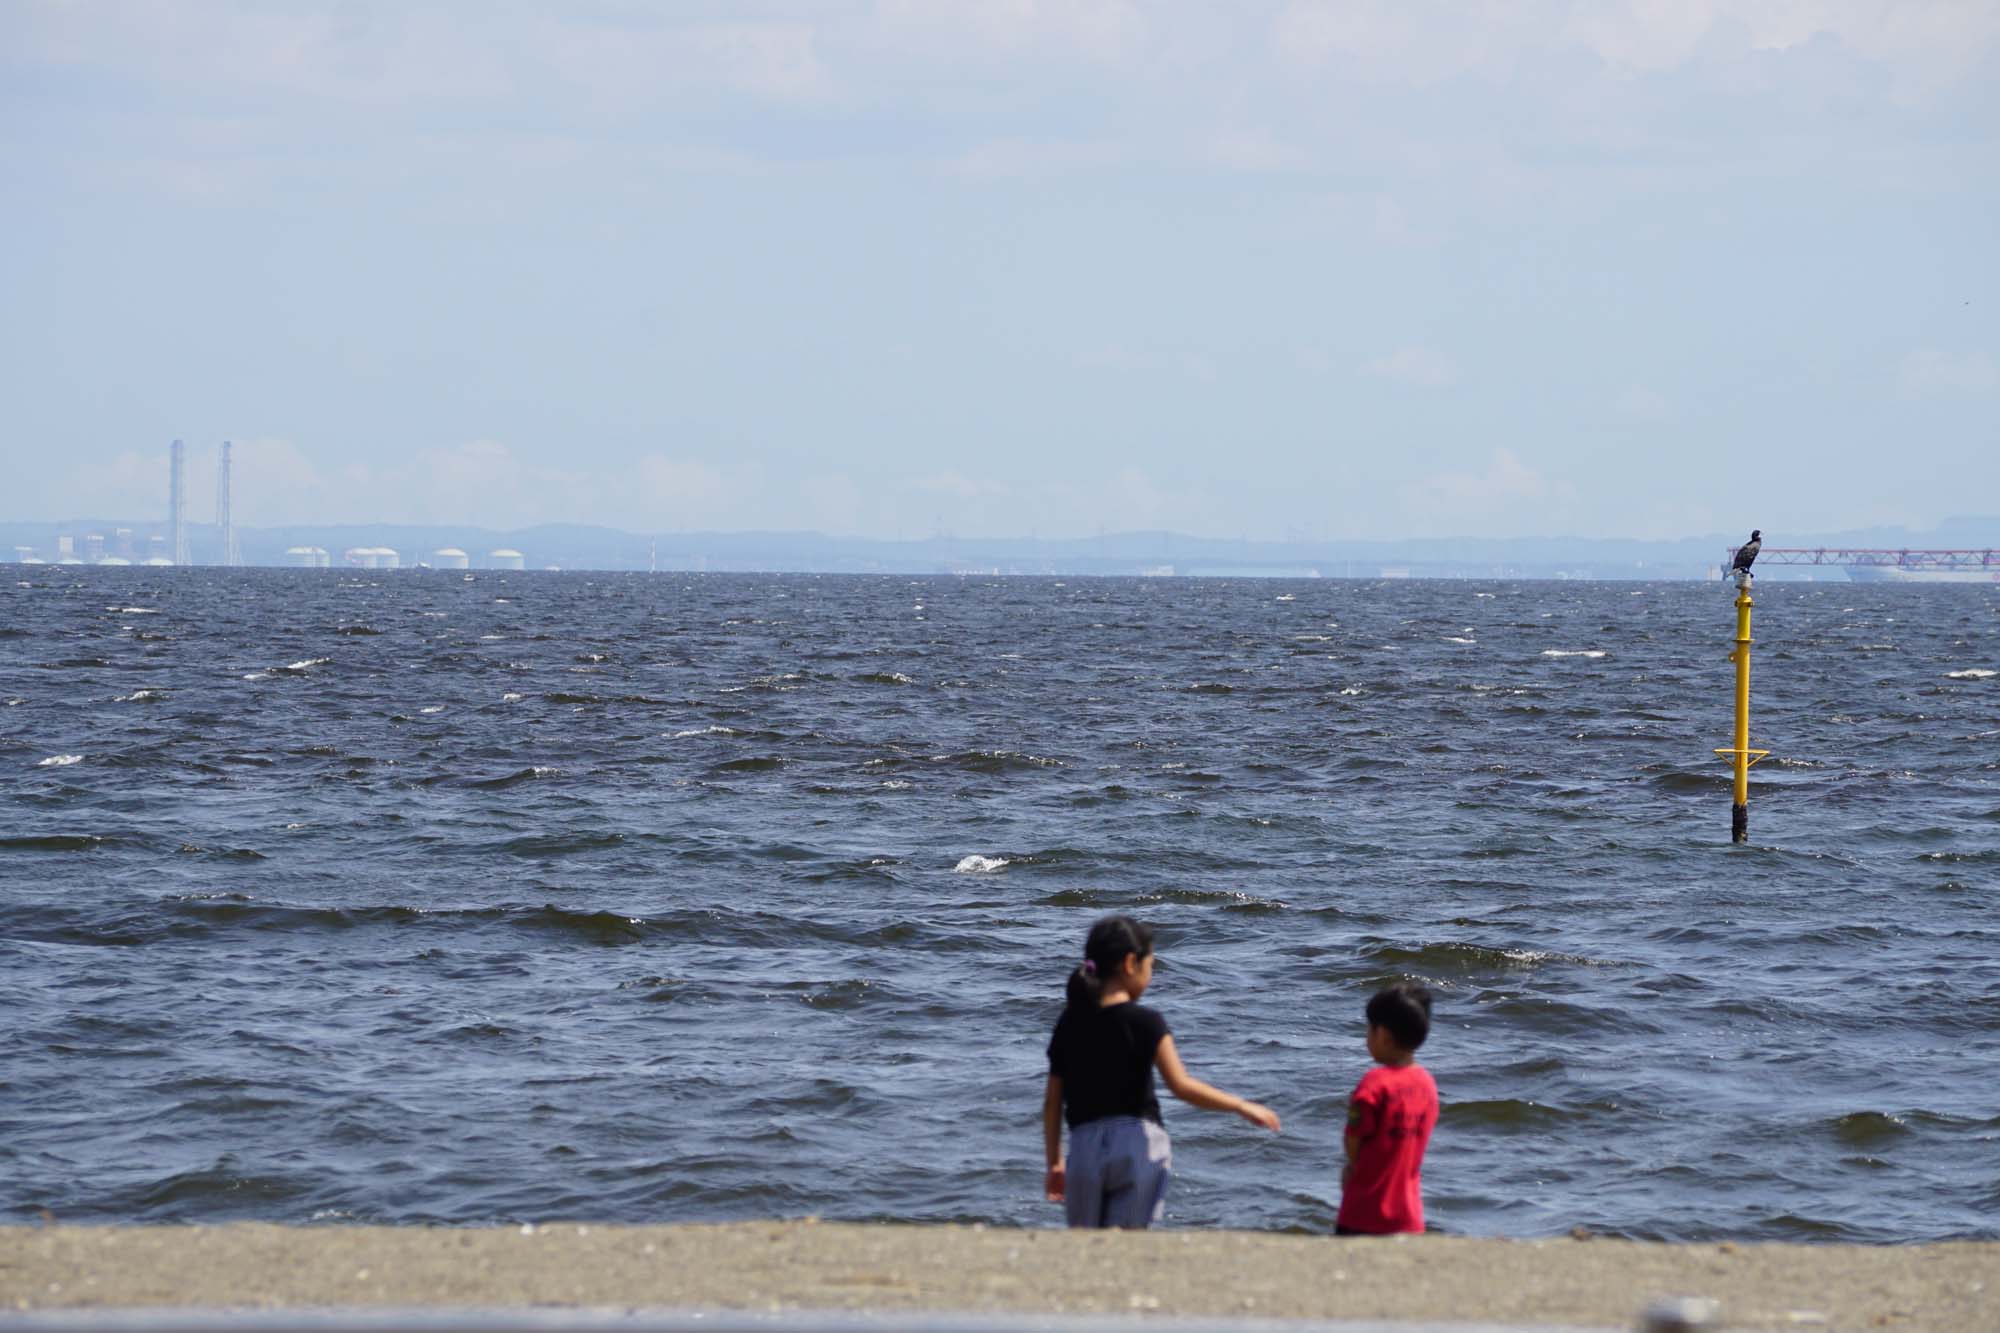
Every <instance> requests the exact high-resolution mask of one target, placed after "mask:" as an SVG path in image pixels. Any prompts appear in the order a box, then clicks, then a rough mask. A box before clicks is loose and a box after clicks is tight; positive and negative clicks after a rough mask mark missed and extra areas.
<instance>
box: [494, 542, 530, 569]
mask: <svg viewBox="0 0 2000 1333" xmlns="http://www.w3.org/2000/svg"><path fill="white" fill-rule="evenodd" d="M486 566H487V568H489V569H526V568H527V567H528V558H527V557H526V556H524V555H522V554H521V553H520V552H519V551H516V550H515V549H513V548H512V547H510V546H503V547H501V548H500V549H499V550H497V551H488V552H487V553H486Z"/></svg>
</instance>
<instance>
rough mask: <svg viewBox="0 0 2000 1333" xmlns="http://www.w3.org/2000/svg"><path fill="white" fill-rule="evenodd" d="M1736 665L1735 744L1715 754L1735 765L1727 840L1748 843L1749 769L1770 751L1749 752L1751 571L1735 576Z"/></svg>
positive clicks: (1730, 656) (1731, 656)
mask: <svg viewBox="0 0 2000 1333" xmlns="http://www.w3.org/2000/svg"><path fill="white" fill-rule="evenodd" d="M1729 660H1730V661H1732V662H1734V663H1736V744H1735V745H1734V746H1732V747H1731V748H1729V749H1727V750H1724V749H1721V748H1720V747H1718V748H1717V749H1716V751H1715V752H1716V753H1717V754H1724V755H1728V756H1729V758H1730V760H1731V761H1732V762H1733V763H1734V764H1735V765H1736V801H1735V804H1733V805H1732V806H1730V808H1729V840H1730V841H1731V842H1748V841H1750V766H1751V765H1752V764H1754V763H1756V762H1757V761H1758V760H1759V759H1762V758H1765V757H1766V756H1768V755H1769V754H1770V753H1771V752H1770V751H1769V750H1753V749H1751V748H1750V571H1749V570H1747V569H1746V570H1743V571H1742V572H1740V573H1738V574H1737V576H1736V651H1734V652H1732V653H1731V654H1729Z"/></svg>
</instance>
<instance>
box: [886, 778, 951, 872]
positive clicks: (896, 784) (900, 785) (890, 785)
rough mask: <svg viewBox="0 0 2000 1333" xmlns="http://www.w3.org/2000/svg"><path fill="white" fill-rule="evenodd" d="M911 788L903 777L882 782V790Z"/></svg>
mask: <svg viewBox="0 0 2000 1333" xmlns="http://www.w3.org/2000/svg"><path fill="white" fill-rule="evenodd" d="M909 789H910V784H909V783H907V782H905V781H903V780H902V779H901V778H890V779H889V780H888V781H886V782H884V783H883V784H882V790H884V791H908V790H909ZM963 868H964V867H962V866H961V867H960V869H963Z"/></svg>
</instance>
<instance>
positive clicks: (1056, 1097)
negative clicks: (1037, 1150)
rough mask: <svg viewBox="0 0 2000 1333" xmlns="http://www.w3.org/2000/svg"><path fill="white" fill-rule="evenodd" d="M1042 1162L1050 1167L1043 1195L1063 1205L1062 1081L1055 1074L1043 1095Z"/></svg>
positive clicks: (1043, 1183) (1050, 1077) (1044, 1180)
mask: <svg viewBox="0 0 2000 1333" xmlns="http://www.w3.org/2000/svg"><path fill="white" fill-rule="evenodd" d="M1042 1160H1043V1161H1044V1162H1045V1163H1047V1165H1048V1173H1047V1175H1046V1176H1044V1177H1043V1180H1042V1193H1044V1194H1046V1195H1048V1197H1049V1201H1050V1202H1051V1203H1061V1202H1062V1197H1063V1155H1062V1079H1061V1078H1060V1077H1058V1076H1057V1075H1055V1074H1050V1075H1049V1090H1048V1091H1047V1092H1046V1093H1044V1094H1043V1095H1042Z"/></svg>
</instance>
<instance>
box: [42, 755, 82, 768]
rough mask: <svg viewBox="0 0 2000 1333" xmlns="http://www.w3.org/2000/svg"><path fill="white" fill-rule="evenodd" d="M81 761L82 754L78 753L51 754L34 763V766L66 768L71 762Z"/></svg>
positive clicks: (78, 762)
mask: <svg viewBox="0 0 2000 1333" xmlns="http://www.w3.org/2000/svg"><path fill="white" fill-rule="evenodd" d="M82 762H83V756H82V755H80V754H52V755H50V756H49V757H48V758H47V759H44V760H42V761H41V762H40V763H38V764H36V765H35V767H36V768H68V767H69V766H70V765H71V764H80V763H82Z"/></svg>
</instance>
